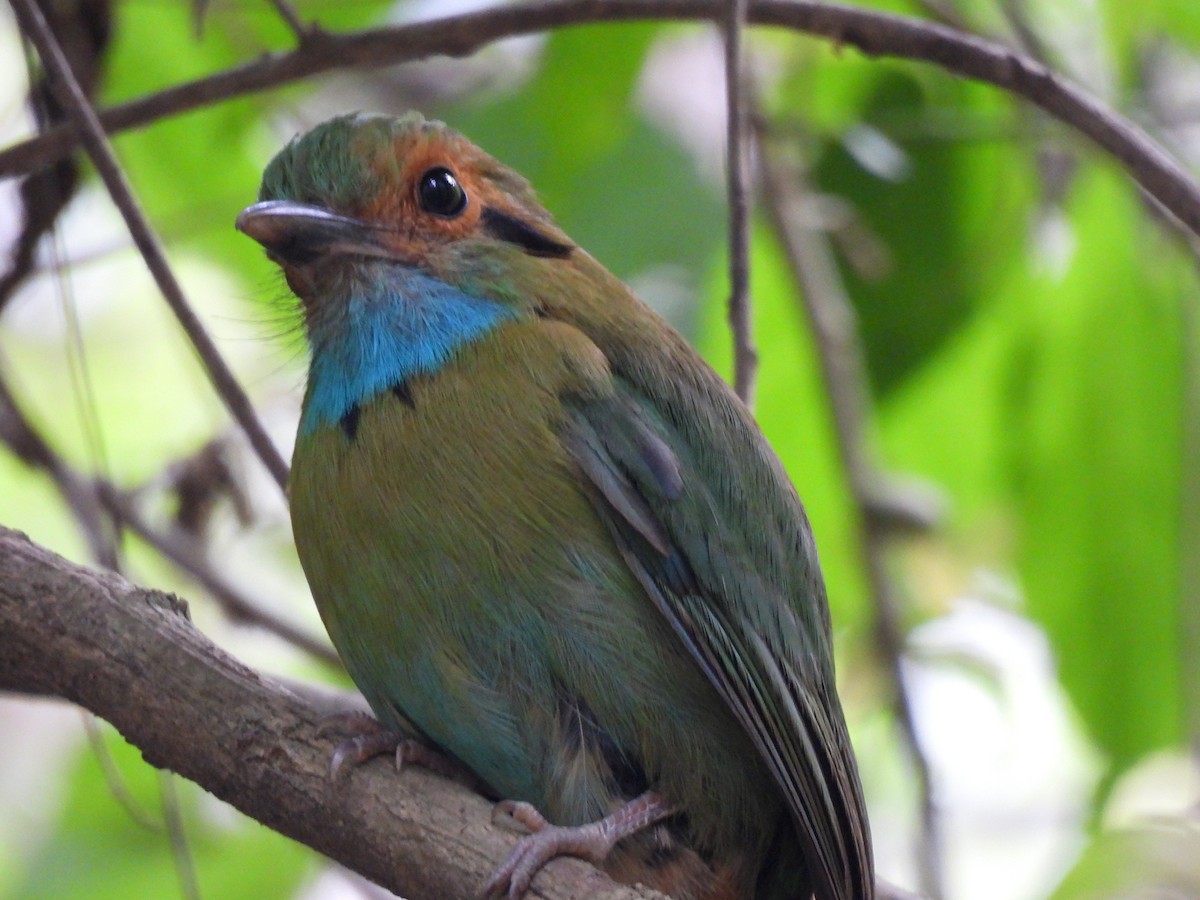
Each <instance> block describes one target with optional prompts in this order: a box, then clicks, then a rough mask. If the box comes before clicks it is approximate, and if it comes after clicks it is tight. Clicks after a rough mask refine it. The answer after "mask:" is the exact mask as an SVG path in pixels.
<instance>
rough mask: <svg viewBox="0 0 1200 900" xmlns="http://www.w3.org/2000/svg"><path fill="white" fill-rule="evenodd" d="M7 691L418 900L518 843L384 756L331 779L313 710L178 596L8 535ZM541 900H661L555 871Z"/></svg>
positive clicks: (490, 864)
mask: <svg viewBox="0 0 1200 900" xmlns="http://www.w3.org/2000/svg"><path fill="white" fill-rule="evenodd" d="M0 690H8V691H17V692H21V693H29V694H43V695H49V696H57V697H62V698H64V699H66V700H69V701H71V702H72V703H77V704H79V705H80V706H83V707H85V708H86V709H89V710H91V711H92V712H94V713H95V714H96V715H98V716H100V717H101V718H104V719H106V720H108V721H109V722H111V723H112V724H113V725H115V726H116V727H117V729H118V730H119V731H120V732H121V733H122V734H123V735H124V736H125V738H126V739H127V740H128V741H130V742H131V743H132V744H134V745H136V746H137V747H139V748H141V750H142V753H143V755H144V756H145V758H146V760H147V762H149V763H150V764H151V765H154V766H158V767H161V768H164V769H170V770H172V771H174V772H178V773H179V774H180V775H183V776H184V777H186V778H190V779H191V780H192V781H195V782H196V783H197V784H199V785H200V786H201V787H203V788H205V789H206V790H208V791H211V792H212V793H213V794H215V795H216V796H218V797H220V798H221V799H222V800H225V801H227V802H229V803H231V804H232V805H233V806H235V807H237V808H238V809H240V810H242V812H244V813H246V814H247V815H249V816H252V817H253V818H255V819H257V820H258V821H260V822H262V823H264V824H266V825H268V826H270V827H271V828H274V829H276V830H277V831H279V832H281V833H283V834H286V835H288V836H290V837H292V838H295V839H296V840H298V841H301V842H303V843H305V844H307V845H308V846H310V847H313V848H314V849H316V850H319V851H320V852H322V853H324V854H326V855H327V856H329V857H331V858H332V859H335V860H337V861H338V862H340V863H342V864H343V865H345V866H347V867H348V868H350V869H353V870H354V871H356V872H359V873H361V874H362V875H365V876H366V877H367V878H370V879H371V880H372V881H375V882H377V883H379V884H381V885H383V886H385V887H387V888H388V889H389V890H392V891H395V892H396V893H398V894H401V895H402V896H405V897H408V898H410V900H423V898H438V900H449V898H462V897H470V896H473V895H474V894H475V893H476V892H477V891H478V889H479V886H480V885H481V884H482V883H483V881H484V879H485V878H486V876H487V875H488V874H489V873H490V872H491V870H492V869H493V868H494V867H495V866H496V865H498V864H499V863H500V861H501V860H503V858H504V856H505V854H506V853H507V851H508V849H509V848H510V847H511V846H512V844H513V842H514V836H513V835H512V834H511V833H509V832H506V831H503V830H501V829H499V828H495V827H493V826H492V825H491V824H490V807H489V805H488V804H487V803H486V802H485V801H484V800H483V799H481V798H480V797H478V796H475V795H474V794H471V793H470V792H469V791H467V790H466V789H465V788H463V787H461V786H459V785H457V784H454V783H452V782H449V781H446V780H444V779H441V778H438V777H436V776H433V775H430V774H428V773H426V772H423V771H420V770H417V769H408V770H405V771H404V772H401V773H399V774H397V773H395V772H394V771H393V770H392V768H391V767H390V766H389V765H388V764H387V763H385V762H375V763H371V764H368V765H365V766H363V767H361V768H359V769H356V770H355V771H354V772H352V773H351V774H350V776H349V777H348V778H346V779H344V780H343V781H341V782H339V783H338V784H337V785H336V786H331V785H330V783H329V781H328V778H327V775H326V772H327V765H328V761H329V755H330V753H331V751H332V749H333V742H334V741H336V738H327V737H318V736H317V724H318V720H319V717H320V716H319V713H318V712H317V710H315V709H314V708H313V707H312V706H310V705H309V704H308V703H307V702H305V701H304V700H302V699H301V698H300V697H299V696H297V695H296V694H294V693H292V692H290V691H288V690H286V689H284V688H283V687H282V686H281V685H280V684H278V683H276V682H272V681H270V680H268V679H266V678H264V677H263V676H261V675H259V674H258V673H256V672H254V671H252V670H250V669H248V668H246V667H245V666H244V665H242V664H241V663H239V662H238V661H237V660H235V659H233V658H232V657H230V656H228V655H227V654H226V653H224V652H223V651H222V650H221V649H220V648H218V647H216V646H215V645H213V644H212V643H211V642H210V641H209V640H208V639H207V638H205V637H204V635H202V634H201V633H200V632H198V631H197V630H196V629H195V628H194V627H193V626H192V624H191V623H190V622H189V621H188V618H187V610H186V606H185V604H184V603H183V602H182V601H180V600H179V599H177V598H176V597H174V596H171V595H168V594H163V593H159V592H157V591H148V590H143V589H141V588H138V587H136V586H134V585H132V584H130V583H129V582H127V581H125V580H124V579H122V578H121V577H119V576H117V575H113V574H108V573H101V572H96V571H92V570H90V569H85V568H83V567H80V566H77V565H75V564H73V563H71V562H68V561H67V560H65V559H63V558H61V557H59V556H56V555H55V554H53V553H51V552H50V551H49V550H46V549H43V548H41V547H38V546H37V545H35V544H33V543H31V542H30V541H29V540H28V539H27V538H26V537H25V536H24V535H22V534H20V533H18V532H15V531H11V530H9V529H7V528H4V527H2V526H0ZM535 885H536V887H537V888H538V890H539V891H540V892H541V896H543V897H548V898H559V900H567V898H571V900H581V898H584V897H596V898H606V900H634V898H643V900H646V898H652V897H660V895H658V894H655V893H653V892H651V891H648V890H642V889H633V888H626V887H621V886H617V885H614V884H613V883H612V882H611V881H609V880H608V879H607V878H606V877H605V876H603V875H602V874H600V873H599V872H597V871H596V870H595V869H593V868H592V867H591V866H588V865H586V864H584V863H581V862H577V861H574V860H562V861H557V862H554V863H552V864H551V865H550V866H549V867H548V868H547V870H546V871H545V872H544V873H543V874H542V875H540V876H539V877H538V879H537V880H536V882H535Z"/></svg>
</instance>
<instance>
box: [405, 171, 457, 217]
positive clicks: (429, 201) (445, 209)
mask: <svg viewBox="0 0 1200 900" xmlns="http://www.w3.org/2000/svg"><path fill="white" fill-rule="evenodd" d="M417 199H419V200H420V201H421V209H423V210H425V212H427V213H433V215H435V216H442V217H443V218H446V219H453V218H454V217H455V216H458V215H460V214H461V213H462V211H463V210H464V209H466V208H467V192H466V191H464V190H463V186H462V185H461V184H459V183H458V179H457V178H455V177H454V173H453V172H451V171H450V170H449V169H447V168H446V167H444V166H435V167H434V168H432V169H430V170H429V171H427V172H426V173H425V174H424V175H422V176H421V180H420V181H419V182H418V183H417Z"/></svg>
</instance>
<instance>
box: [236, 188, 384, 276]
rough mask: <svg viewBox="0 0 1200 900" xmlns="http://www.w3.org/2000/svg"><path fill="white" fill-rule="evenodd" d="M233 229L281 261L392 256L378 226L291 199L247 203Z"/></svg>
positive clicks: (297, 262) (382, 230) (301, 263)
mask: <svg viewBox="0 0 1200 900" xmlns="http://www.w3.org/2000/svg"><path fill="white" fill-rule="evenodd" d="M237 229H238V231H241V232H242V233H243V234H246V235H249V236H250V237H252V238H254V240H256V241H258V242H259V243H260V244H262V245H263V246H264V247H265V248H266V249H267V255H268V256H270V257H271V259H273V260H275V262H277V263H280V264H284V265H306V264H308V263H311V262H313V261H315V260H316V259H318V258H320V257H322V256H329V255H343V254H346V255H358V256H384V257H389V258H390V257H394V256H395V253H394V252H393V251H391V250H390V249H389V248H388V247H387V246H386V244H385V242H384V240H383V236H384V234H385V229H384V228H382V227H381V226H378V225H374V224H372V223H370V222H364V221H363V220H362V219H355V218H352V217H350V216H343V215H339V214H338V213H334V212H330V211H329V210H327V209H325V208H323V207H320V206H313V205H311V204H308V203H296V202H295V201H292V200H264V201H263V202H261V203H255V204H254V205H253V206H247V207H246V208H245V209H243V210H242V211H241V213H239V214H238V217H237Z"/></svg>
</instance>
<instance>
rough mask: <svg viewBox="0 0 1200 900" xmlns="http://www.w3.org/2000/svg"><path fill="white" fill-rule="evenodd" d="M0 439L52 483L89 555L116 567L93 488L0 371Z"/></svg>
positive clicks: (109, 532)
mask: <svg viewBox="0 0 1200 900" xmlns="http://www.w3.org/2000/svg"><path fill="white" fill-rule="evenodd" d="M0 441H3V442H4V443H5V444H6V445H7V446H8V447H9V449H10V450H12V452H13V454H14V455H15V456H16V457H17V459H19V460H21V461H22V462H23V463H25V464H26V465H27V466H30V467H32V468H35V469H41V470H42V471H43V472H45V473H46V474H47V475H49V476H50V479H51V480H52V481H53V482H54V484H55V487H57V488H58V492H59V494H61V495H62V498H63V500H64V501H66V504H67V506H68V507H69V508H70V510H71V513H72V514H73V515H74V518H75V522H76V523H77V524H78V525H79V529H80V531H81V532H82V533H83V537H84V539H85V540H86V541H87V544H88V549H89V550H90V551H91V554H92V557H93V558H94V559H95V560H96V561H97V562H98V563H100V565H102V566H104V567H105V568H108V569H115V568H116V567H117V556H116V551H115V542H114V540H113V534H112V527H111V522H109V521H108V520H107V518H106V516H105V515H104V510H103V507H102V506H101V504H100V500H99V498H98V497H97V495H96V491H95V487H94V485H93V484H92V483H91V481H89V480H88V479H87V478H84V477H83V476H81V475H80V474H79V473H77V472H76V471H75V470H74V469H72V468H71V467H70V466H69V465H67V463H66V462H65V461H64V460H63V459H62V458H61V457H60V456H59V455H58V454H57V453H55V452H54V449H53V448H52V447H51V446H50V444H49V443H48V442H47V441H46V439H45V438H43V437H42V436H41V435H40V434H39V433H38V431H37V430H36V429H35V428H34V427H33V425H32V424H31V423H30V421H29V419H28V418H27V417H26V416H25V414H24V413H23V412H22V411H21V408H20V407H19V406H18V405H17V401H16V398H15V397H14V396H13V394H12V391H11V390H10V389H9V386H8V380H7V379H6V378H5V377H4V374H3V373H2V372H0Z"/></svg>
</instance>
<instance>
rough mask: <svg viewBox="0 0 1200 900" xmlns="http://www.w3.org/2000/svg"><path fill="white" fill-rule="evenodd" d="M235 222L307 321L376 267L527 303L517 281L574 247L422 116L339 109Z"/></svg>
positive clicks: (488, 164)
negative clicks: (275, 268)
mask: <svg viewBox="0 0 1200 900" xmlns="http://www.w3.org/2000/svg"><path fill="white" fill-rule="evenodd" d="M237 227H238V228H239V229H240V230H241V231H243V232H245V233H246V234H247V235H249V236H250V237H252V238H253V239H254V240H256V241H258V242H259V243H260V244H262V245H263V246H264V247H265V248H266V250H267V254H268V256H270V258H271V259H272V260H274V261H275V262H276V263H278V264H279V265H280V267H281V268H282V269H283V272H284V274H285V276H286V277H287V281H288V284H289V285H290V286H291V288H292V290H293V291H294V292H295V293H296V295H297V296H298V297H299V298H300V299H301V301H302V302H303V303H304V306H305V311H306V314H308V315H309V316H310V317H311V316H312V314H313V313H314V305H315V304H317V303H318V302H319V300H320V298H323V297H329V296H332V295H336V294H337V293H338V290H337V286H338V285H339V284H344V283H346V282H347V281H348V280H352V279H354V278H356V277H363V275H364V273H368V272H371V271H377V269H376V267H378V266H380V265H384V266H401V267H406V268H410V269H418V270H421V271H423V272H424V273H426V274H428V275H431V276H433V277H435V278H438V279H439V280H442V281H444V282H446V283H447V284H450V285H453V286H455V287H458V288H460V289H462V290H465V291H467V292H469V293H478V292H480V291H483V290H486V293H488V294H489V295H490V296H491V297H492V298H493V299H496V300H498V301H500V302H506V301H509V300H511V302H513V303H522V302H528V292H522V291H520V290H517V289H516V287H515V286H511V285H510V282H512V280H513V278H514V277H516V278H517V279H518V280H520V279H521V277H528V273H529V271H530V268H529V264H530V263H532V262H533V261H535V260H542V261H547V260H555V259H566V258H569V257H570V256H571V255H572V253H573V251H574V249H575V248H574V245H573V244H572V243H571V242H570V240H569V239H568V238H567V237H566V235H564V234H563V233H562V231H560V230H559V229H558V227H557V226H556V225H555V224H554V222H553V220H552V219H551V218H550V215H549V213H547V212H546V211H545V210H544V209H543V208H542V207H541V205H540V204H539V203H538V201H537V199H536V197H535V195H534V193H533V190H532V188H531V187H530V186H529V183H528V182H527V181H525V179H524V178H522V177H521V176H520V175H518V174H517V173H515V172H513V171H512V170H511V169H509V168H507V167H505V166H504V165H502V164H500V163H499V162H497V161H496V160H494V159H492V158H491V157H490V156H488V155H487V154H486V153H484V152H483V151H482V150H480V149H479V148H478V147H476V146H475V145H474V144H472V143H471V142H470V141H468V140H466V139H465V138H464V137H462V136H461V135H459V134H458V133H457V132H455V131H453V130H451V129H450V128H447V127H446V126H445V125H443V124H441V123H440V122H431V121H426V120H425V119H424V118H422V117H421V116H420V115H418V114H416V113H410V114H408V115H406V116H402V117H398V118H397V117H390V116H379V115H364V114H352V115H345V116H339V117H337V118H334V119H331V120H329V121H327V122H325V123H323V124H321V125H318V126H317V127H316V128H314V129H313V130H312V131H309V132H308V133H307V134H304V135H302V136H300V137H297V138H296V139H294V140H293V141H292V142H291V143H290V144H288V145H287V147H285V148H284V149H283V150H282V151H280V153H279V154H278V155H277V156H276V157H275V158H274V159H273V160H272V161H271V163H270V165H268V166H267V169H266V172H265V173H264V175H263V181H262V188H261V190H260V192H259V202H258V203H256V204H254V205H253V206H250V207H248V208H247V209H245V210H243V211H242V213H241V215H240V216H239V217H238V220H237ZM506 286H508V287H509V289H506ZM509 294H511V297H509V296H508V295H509Z"/></svg>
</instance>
